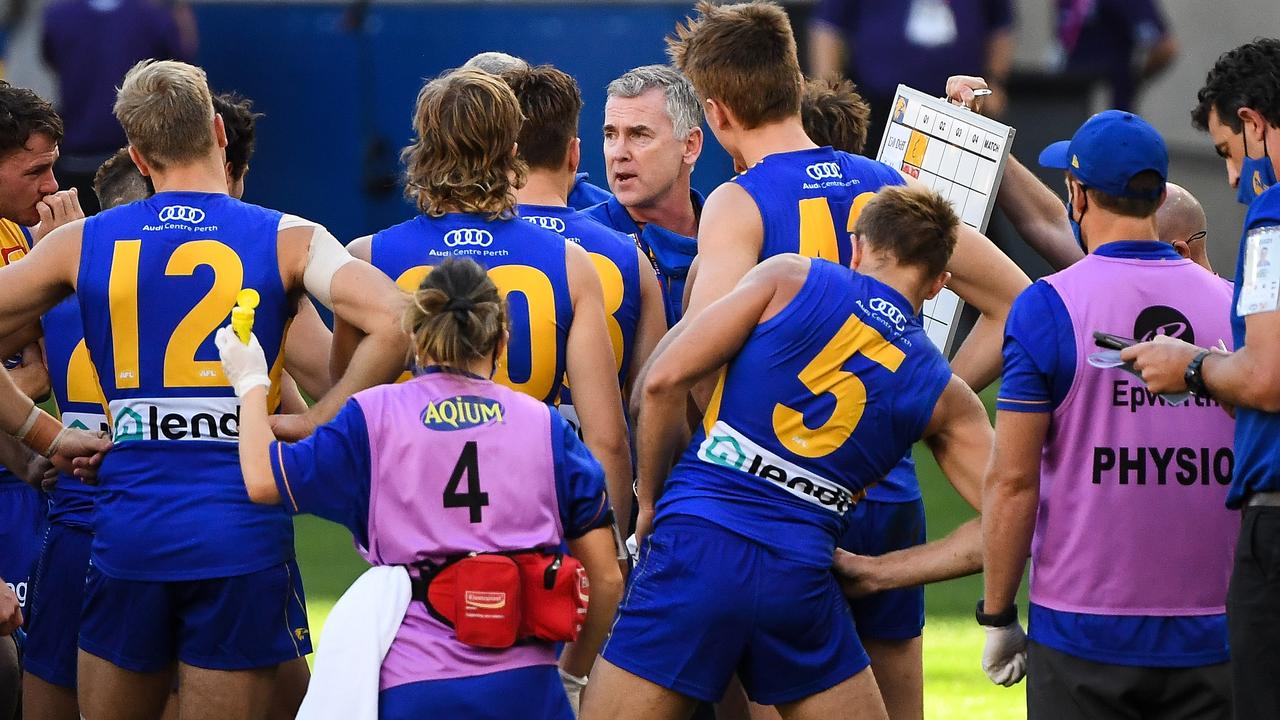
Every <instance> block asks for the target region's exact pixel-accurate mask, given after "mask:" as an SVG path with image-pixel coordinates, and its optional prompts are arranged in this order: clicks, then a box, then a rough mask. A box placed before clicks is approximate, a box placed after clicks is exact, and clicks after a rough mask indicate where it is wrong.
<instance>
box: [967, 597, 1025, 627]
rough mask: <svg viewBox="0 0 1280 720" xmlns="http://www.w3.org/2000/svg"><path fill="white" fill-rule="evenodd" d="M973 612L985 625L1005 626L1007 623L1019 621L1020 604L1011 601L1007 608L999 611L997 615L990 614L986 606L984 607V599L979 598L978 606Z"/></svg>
mask: <svg viewBox="0 0 1280 720" xmlns="http://www.w3.org/2000/svg"><path fill="white" fill-rule="evenodd" d="M973 614H974V617H975V618H976V619H977V621H978V624H979V625H985V626H986V627H1004V626H1006V625H1012V624H1013V623H1015V622H1017V621H1018V604H1017V603H1009V607H1007V608H1005V610H1004V612H1002V613H997V614H995V615H988V614H987V613H986V611H985V608H983V601H982V600H979V601H978V607H977V609H976V610H975V611H974V613H973Z"/></svg>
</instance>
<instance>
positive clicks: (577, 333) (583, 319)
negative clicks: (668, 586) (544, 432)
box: [565, 243, 632, 530]
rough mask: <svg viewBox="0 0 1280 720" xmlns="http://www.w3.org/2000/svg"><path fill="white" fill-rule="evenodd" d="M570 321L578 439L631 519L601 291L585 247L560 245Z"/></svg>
mask: <svg viewBox="0 0 1280 720" xmlns="http://www.w3.org/2000/svg"><path fill="white" fill-rule="evenodd" d="M565 265H566V267H567V269H568V274H569V293H570V295H571V297H572V300H573V323H572V324H571V325H570V326H569V338H568V341H567V343H566V348H565V373H566V375H567V376H568V378H569V381H570V382H571V383H572V386H573V406H574V409H575V410H577V412H578V419H579V420H580V421H581V423H582V441H583V443H585V444H586V446H587V448H588V449H590V450H591V453H592V454H593V455H595V457H596V459H597V460H599V461H600V464H601V465H603V466H604V474H605V484H606V486H607V487H608V490H609V500H610V502H612V503H613V509H614V512H615V513H617V517H618V519H619V523H620V525H622V526H623V530H626V529H627V528H626V527H625V525H626V523H627V520H628V519H629V518H630V517H631V477H632V475H631V445H630V442H629V441H628V438H627V421H626V417H625V416H624V415H623V413H622V391H621V389H620V388H619V387H618V373H617V370H616V368H617V367H618V365H617V359H616V358H614V356H613V344H612V343H610V342H609V328H608V325H607V324H606V323H605V315H604V291H603V290H602V289H601V287H600V278H599V276H598V275H596V272H595V268H594V266H593V265H592V264H591V258H590V257H588V255H587V251H585V250H583V249H582V247H581V246H579V245H577V244H576V243H565Z"/></svg>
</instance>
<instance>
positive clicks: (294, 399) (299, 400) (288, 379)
mask: <svg viewBox="0 0 1280 720" xmlns="http://www.w3.org/2000/svg"><path fill="white" fill-rule="evenodd" d="M307 407H308V406H307V401H306V400H305V399H303V397H302V393H301V392H300V391H299V390H298V383H297V382H295V381H294V379H293V376H292V375H290V374H289V373H288V371H285V372H283V373H280V409H279V410H278V411H277V412H279V413H280V414H281V415H296V414H298V413H304V412H306V411H307Z"/></svg>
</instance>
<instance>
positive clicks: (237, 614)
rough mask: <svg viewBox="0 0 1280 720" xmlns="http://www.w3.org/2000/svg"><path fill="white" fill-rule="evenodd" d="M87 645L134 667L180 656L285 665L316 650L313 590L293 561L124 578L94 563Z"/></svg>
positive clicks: (234, 664)
mask: <svg viewBox="0 0 1280 720" xmlns="http://www.w3.org/2000/svg"><path fill="white" fill-rule="evenodd" d="M80 649H82V650H84V651H85V652H88V653H90V654H92V655H96V656H98V657H100V658H102V659H104V660H106V661H108V662H110V663H112V664H114V665H116V666H117V667H120V668H123V669H125V670H132V671H133V672H157V671H160V670H163V669H165V668H168V667H169V666H170V665H171V664H172V663H173V662H174V661H175V660H179V661H181V662H184V663H186V664H187V665H192V666H194V667H200V668H207V669H210V670H250V669H254V668H265V667H271V666H273V665H279V664H280V663H282V662H287V661H289V660H293V659H294V658H299V657H302V656H304V655H306V654H308V653H310V652H311V632H310V629H309V628H308V627H307V611H306V601H305V596H304V595H303V592H302V579H301V577H300V576H299V575H298V564H297V562H295V561H293V560H289V561H288V562H283V563H280V564H278V565H273V566H271V567H269V568H267V569H266V570H259V571H258V572H253V573H248V574H246V575H236V576H233V577H225V578H213V579H209V580H179V581H172V582H156V581H146V580H121V579H118V578H112V577H108V576H106V575H104V574H102V572H101V571H99V570H98V569H97V568H96V567H94V566H93V565H92V564H91V565H90V566H89V573H88V579H87V581H86V585H85V599H84V614H83V615H82V616H81V620H80Z"/></svg>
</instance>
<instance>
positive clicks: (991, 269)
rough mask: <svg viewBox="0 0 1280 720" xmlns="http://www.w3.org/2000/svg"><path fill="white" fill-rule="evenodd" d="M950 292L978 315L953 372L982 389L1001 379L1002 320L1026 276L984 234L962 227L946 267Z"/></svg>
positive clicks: (1023, 286) (1027, 281) (955, 359)
mask: <svg viewBox="0 0 1280 720" xmlns="http://www.w3.org/2000/svg"><path fill="white" fill-rule="evenodd" d="M947 270H949V271H950V272H951V280H950V281H949V282H948V283H947V287H949V288H951V290H952V291H954V292H955V294H957V295H959V296H960V299H962V300H964V301H965V302H967V303H969V304H970V305H972V306H973V307H974V308H976V309H977V310H978V312H980V313H981V314H982V315H981V317H979V318H978V322H977V323H976V324H975V325H974V326H973V330H971V331H970V332H969V336H968V337H966V338H965V340H964V343H962V344H961V345H960V349H959V350H957V351H956V354H955V356H954V357H952V358H951V369H952V370H954V371H955V373H956V374H957V375H959V376H960V378H961V379H962V380H964V381H965V382H966V383H969V387H971V388H974V389H976V390H981V389H982V388H985V387H986V386H988V385H990V384H991V383H992V382H993V381H994V380H995V379H996V378H998V377H1000V344H1001V338H1002V334H1003V332H1004V321H1005V318H1006V317H1008V315H1009V307H1010V306H1011V305H1012V304H1013V300H1014V298H1016V297H1018V294H1019V293H1021V292H1022V291H1023V290H1025V289H1026V288H1027V286H1028V285H1030V284H1031V280H1030V279H1029V278H1028V277H1027V274H1026V273H1024V272H1022V270H1021V269H1020V268H1019V267H1018V266H1017V265H1015V264H1014V262H1013V261H1012V260H1010V259H1009V257H1008V256H1007V255H1005V254H1004V253H1002V252H1000V249H999V248H997V247H996V246H995V245H994V244H992V242H991V241H990V240H988V239H987V237H986V236H985V235H983V234H982V233H979V232H978V231H977V230H974V229H973V228H971V227H969V226H968V225H961V226H960V229H959V232H958V233H957V236H956V249H955V252H954V253H952V255H951V262H949V263H947Z"/></svg>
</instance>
